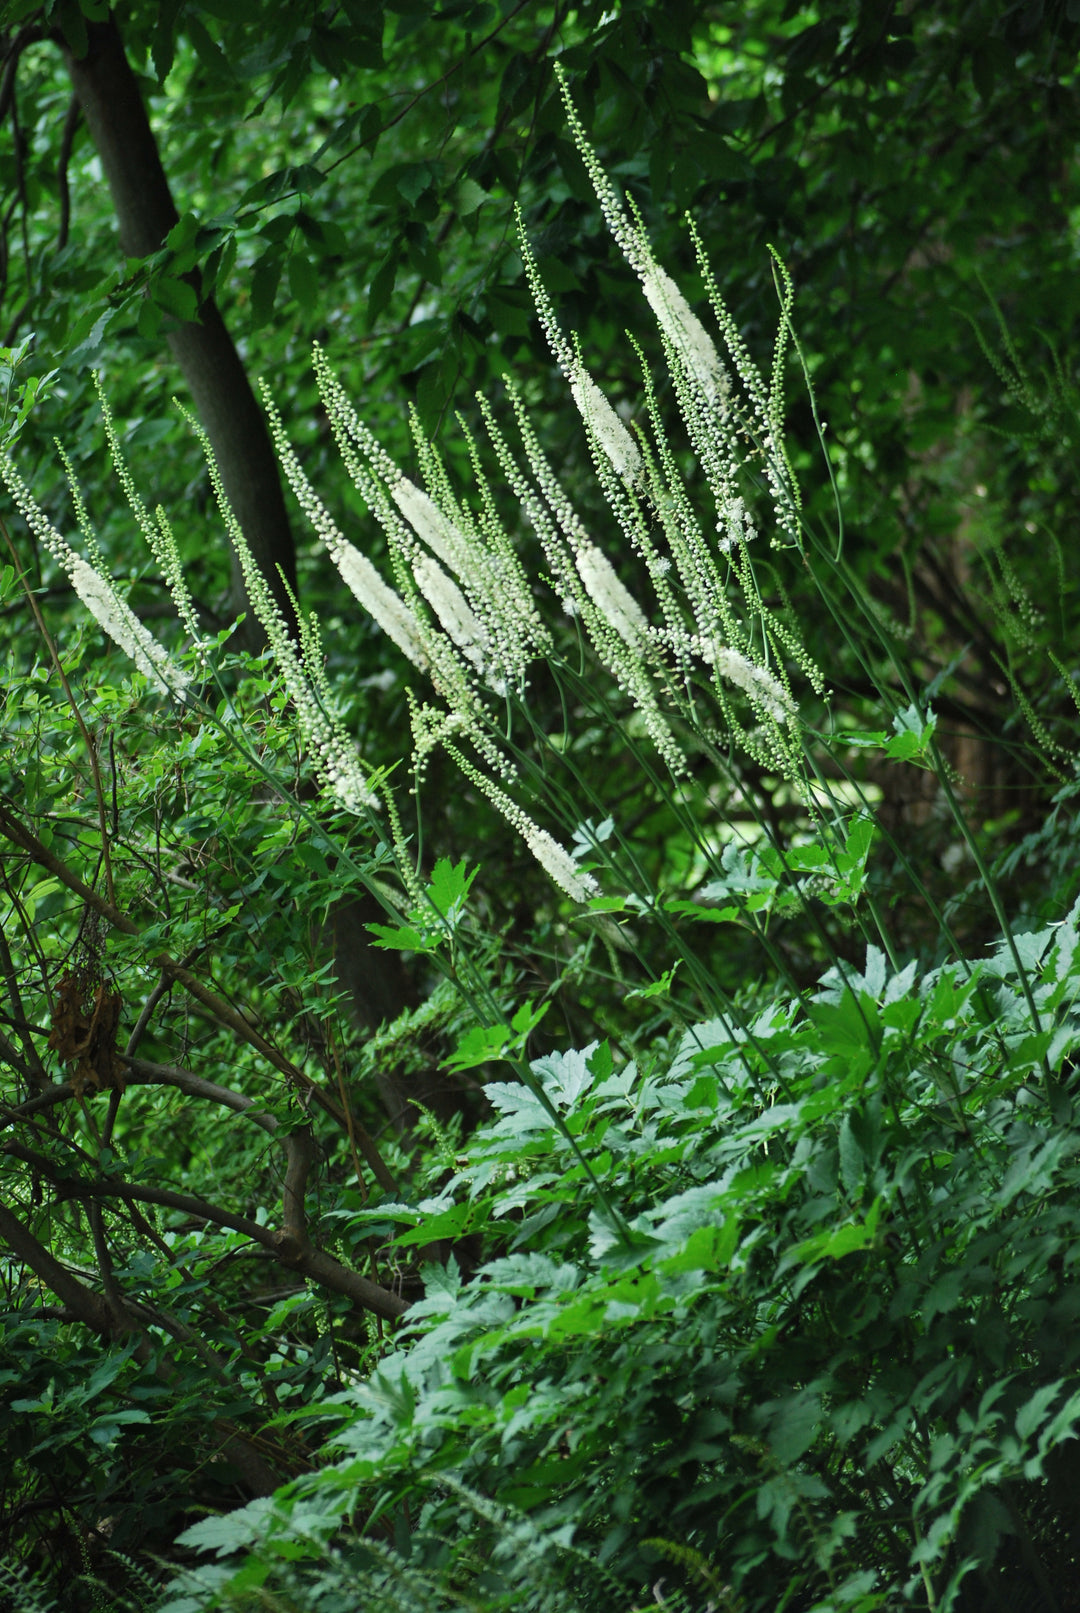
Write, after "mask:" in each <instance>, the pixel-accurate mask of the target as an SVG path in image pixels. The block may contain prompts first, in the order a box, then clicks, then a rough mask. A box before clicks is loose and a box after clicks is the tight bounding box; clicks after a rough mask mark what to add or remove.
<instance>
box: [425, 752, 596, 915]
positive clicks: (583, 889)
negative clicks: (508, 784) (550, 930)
mask: <svg viewBox="0 0 1080 1613" xmlns="http://www.w3.org/2000/svg"><path fill="white" fill-rule="evenodd" d="M446 751H447V754H448V755H449V756H451V757H452V758H453V760H454V761H455V762H456V763H457V765H458V767H459V768H460V769H461V771H462V773H464V775H465V777H466V778H467V779H470V780H471V781H472V783H473V784H475V785H476V787H477V789H478V790H480V791H482V792H483V794H484V795H486V796H487V798H488V800H489V801H490V802H491V804H492V805H493V806H494V807H497V808H498V810H499V811H500V812H501V813H502V815H503V817H504V818H505V819H506V821H507V823H508V824H509V825H510V827H511V828H512V829H513V830H514V831H515V833H517V834H519V835H520V836H521V838H522V840H524V842H525V844H526V845H527V846H528V848H529V850H530V851H531V852H532V854H533V856H534V857H535V858H536V860H537V862H538V863H539V864H540V866H541V868H543V870H544V872H545V873H546V874H547V875H548V876H549V877H550V878H551V879H552V880H553V881H554V883H555V884H556V885H558V887H559V889H560V890H561V891H564V892H565V893H566V895H567V896H569V897H570V899H571V901H574V902H587V901H588V899H589V897H590V896H595V895H597V893H598V891H599V889H600V887H599V886H598V885H597V883H596V880H595V879H594V878H593V876H592V875H591V874H586V873H583V872H582V870H581V869H580V868H579V867H578V865H577V863H576V862H575V861H574V859H573V857H571V855H570V853H569V852H568V851H567V850H566V848H565V846H560V845H559V842H558V841H557V840H556V839H555V838H554V836H552V835H550V834H548V832H547V830H546V829H541V828H540V826H539V824H537V823H534V822H533V820H532V818H530V817H529V815H528V813H527V812H525V811H524V809H523V808H522V807H519V806H518V804H517V802H516V801H512V800H511V799H510V797H509V796H508V795H507V793H506V791H505V790H502V789H500V788H499V786H498V785H497V784H496V783H495V781H494V779H490V778H486V777H485V775H484V774H483V773H481V772H480V770H479V768H476V767H474V766H473V765H472V763H471V762H470V761H469V759H468V758H467V757H466V756H464V755H463V754H462V753H461V751H460V750H458V748H457V746H456V745H453V744H447V745H446Z"/></svg>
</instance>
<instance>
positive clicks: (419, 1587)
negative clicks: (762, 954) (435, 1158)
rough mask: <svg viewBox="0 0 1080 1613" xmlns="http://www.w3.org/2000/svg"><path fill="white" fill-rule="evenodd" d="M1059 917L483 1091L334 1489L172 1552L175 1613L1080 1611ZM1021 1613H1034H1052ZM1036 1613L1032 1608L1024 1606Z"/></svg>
mask: <svg viewBox="0 0 1080 1613" xmlns="http://www.w3.org/2000/svg"><path fill="white" fill-rule="evenodd" d="M1076 926H1077V910H1076V909H1074V910H1073V912H1072V913H1071V914H1070V915H1069V917H1068V918H1067V919H1066V920H1065V921H1064V922H1063V923H1060V924H1058V925H1055V926H1050V927H1048V928H1044V929H1041V930H1039V931H1037V932H1032V933H1030V934H1028V935H1024V936H1020V937H1018V938H1017V952H1018V954H1019V957H1020V959H1021V961H1022V963H1023V965H1024V967H1025V969H1027V970H1028V971H1029V972H1030V979H1031V981H1032V982H1033V983H1034V998H1035V1006H1036V1008H1037V1011H1038V1015H1039V1019H1040V1022H1041V1023H1042V1024H1043V1025H1044V1026H1046V1027H1049V1026H1050V1025H1054V1026H1055V1029H1054V1030H1053V1031H1051V1030H1049V1029H1042V1030H1040V1031H1033V1030H1032V1021H1031V1015H1030V1006H1029V1004H1028V1002H1027V1001H1026V1000H1025V995H1024V992H1023V990H1022V989H1021V983H1020V981H1019V979H1018V977H1017V974H1016V966H1015V961H1014V959H1013V957H1012V955H1011V953H1010V952H1009V950H1008V949H1007V948H1005V947H1002V948H1001V949H1000V950H999V951H998V952H997V953H996V954H995V955H993V956H992V957H990V958H989V959H986V960H983V961H981V962H979V963H976V964H973V965H971V966H970V967H969V966H967V965H964V964H949V965H946V966H944V967H940V968H937V969H934V970H931V971H928V972H925V973H922V974H919V973H918V971H917V969H916V966H915V965H914V964H910V965H909V966H908V967H907V968H906V969H904V970H903V971H902V972H901V973H899V974H897V973H890V971H889V969H888V967H887V965H886V963H885V960H884V958H883V956H882V955H881V954H880V953H879V952H878V951H876V950H875V949H873V948H871V949H870V950H869V952H868V955H867V959H866V965H865V971H864V973H862V974H861V975H859V974H858V973H857V972H855V971H853V970H850V969H848V970H846V971H845V973H844V976H843V977H842V976H841V974H840V973H839V971H838V970H836V969H833V970H832V971H830V973H829V974H827V975H826V976H825V977H824V978H823V980H822V981H821V983H820V986H819V988H818V990H817V991H816V992H814V993H813V994H812V995H811V997H810V998H809V1000H808V1001H806V1002H800V1001H797V1000H791V999H787V998H784V997H778V998H777V1000H776V1001H774V1002H772V1003H771V1004H770V1005H769V1006H768V1007H766V1008H765V1009H764V1010H763V1011H761V1012H760V1013H759V1015H758V1017H757V1019H756V1020H755V1021H754V1023H753V1024H752V1025H751V1026H750V1027H749V1028H748V1029H746V1030H738V1029H736V1028H735V1027H733V1026H732V1025H731V1024H729V1023H728V1022H726V1021H725V1020H723V1019H714V1020H711V1021H709V1022H708V1023H705V1024H699V1025H695V1026H692V1027H687V1028H685V1029H684V1030H683V1031H682V1032H681V1033H677V1034H676V1035H675V1036H674V1037H673V1039H672V1040H671V1042H670V1044H669V1045H668V1046H667V1047H666V1049H664V1050H663V1053H662V1056H661V1054H658V1056H657V1057H656V1058H655V1059H654V1060H652V1061H650V1063H649V1064H648V1065H647V1066H645V1067H643V1068H640V1069H639V1068H637V1067H635V1065H634V1064H632V1063H628V1064H625V1065H623V1067H621V1068H616V1067H614V1065H613V1061H612V1057H611V1054H610V1052H609V1050H608V1047H607V1044H600V1045H597V1044H592V1045H590V1046H589V1047H586V1048H583V1049H581V1050H580V1051H575V1052H571V1053H567V1054H562V1055H552V1056H548V1057H546V1058H543V1059H539V1060H536V1061H535V1062H534V1063H533V1066H532V1071H533V1075H534V1077H535V1078H536V1081H537V1082H538V1083H539V1084H540V1085H541V1086H542V1089H543V1094H544V1096H546V1098H547V1100H548V1102H549V1103H550V1105H551V1106H552V1108H553V1109H554V1110H555V1111H556V1112H557V1114H558V1115H559V1117H560V1118H561V1120H562V1121H563V1122H564V1125H563V1126H562V1127H559V1126H557V1125H556V1124H555V1123H554V1122H553V1119H552V1116H551V1114H550V1113H549V1111H548V1109H547V1108H546V1107H545V1105H544V1103H543V1102H542V1101H541V1099H540V1097H539V1096H538V1095H535V1094H534V1093H532V1092H530V1091H529V1090H528V1089H527V1088H525V1087H524V1086H522V1085H518V1084H494V1085H489V1086H488V1087H487V1089H486V1091H487V1096H488V1097H489V1099H490V1100H491V1104H492V1108H493V1111H494V1113H493V1117H492V1118H491V1119H490V1121H489V1122H488V1123H487V1124H485V1125H484V1126H482V1127H481V1128H480V1129H479V1130H478V1131H477V1132H476V1133H475V1134H474V1135H473V1136H472V1137H471V1139H469V1141H468V1142H467V1143H466V1144H464V1145H463V1148H462V1152H461V1153H460V1155H459V1157H458V1162H457V1168H456V1169H455V1171H454V1173H453V1176H452V1178H451V1179H450V1180H449V1181H448V1182H447V1183H446V1185H445V1187H444V1188H443V1189H442V1191H441V1192H440V1194H439V1195H438V1197H437V1198H435V1199H427V1200H424V1201H422V1202H419V1203H416V1204H412V1205H409V1204H394V1203H386V1202H384V1203H382V1204H380V1205H377V1206H373V1207H372V1208H370V1209H369V1210H367V1211H364V1212H363V1213H362V1214H361V1215H360V1216H359V1217H358V1219H359V1220H361V1221H367V1222H370V1223H372V1224H375V1223H378V1224H379V1225H380V1226H381V1225H382V1224H384V1223H385V1222H386V1221H387V1220H393V1221H394V1222H395V1223H396V1225H397V1227H398V1235H397V1242H398V1244H399V1245H402V1246H409V1245H410V1244H417V1243H422V1244H429V1243H431V1242H432V1240H434V1239H436V1238H446V1239H451V1240H458V1242H459V1246H460V1247H462V1248H464V1249H468V1248H469V1247H471V1246H472V1245H471V1243H469V1242H466V1241H465V1240H470V1239H471V1240H472V1241H473V1242H475V1235H477V1234H479V1235H481V1236H482V1239H483V1247H484V1248H485V1250H486V1251H487V1258H486V1260H485V1261H484V1263H483V1264H481V1265H479V1266H478V1267H477V1269H475V1270H474V1271H473V1272H472V1273H471V1275H467V1276H466V1275H463V1272H462V1269H461V1267H460V1265H459V1263H458V1262H457V1260H455V1259H453V1258H452V1259H451V1260H450V1261H449V1263H448V1264H447V1266H446V1267H445V1268H443V1267H438V1266H429V1267H427V1268H426V1275H427V1284H426V1294H425V1297H424V1298H423V1300H422V1301H420V1302H419V1303H418V1304H416V1305H415V1306H414V1307H413V1309H412V1311H411V1313H410V1315H409V1317H408V1320H407V1325H406V1327H405V1328H404V1329H403V1330H402V1332H401V1333H400V1335H399V1339H398V1343H397V1345H396V1347H395V1349H394V1350H393V1351H392V1353H390V1354H389V1355H388V1356H386V1357H385V1358H384V1360H383V1361H382V1363H381V1366H380V1368H379V1370H378V1372H377V1373H376V1374H375V1375H374V1376H373V1377H372V1378H370V1379H369V1381H367V1382H365V1383H359V1382H358V1383H357V1384H356V1386H355V1387H352V1388H349V1389H348V1390H346V1391H345V1392H343V1393H342V1394H340V1395H338V1396H336V1397H335V1399H334V1400H333V1402H332V1403H331V1404H330V1405H327V1404H326V1403H324V1404H323V1405H321V1406H320V1407H319V1408H318V1413H319V1418H320V1421H321V1422H322V1423H324V1424H325V1420H326V1418H327V1416H328V1415H333V1416H334V1417H335V1418H336V1419H337V1426H336V1427H335V1429H334V1432H333V1435H332V1439H331V1446H330V1451H331V1453H332V1455H333V1457H334V1460H332V1461H331V1462H330V1463H329V1464H328V1465H324V1466H322V1467H320V1468H319V1470H318V1471H316V1472H314V1473H312V1474H311V1475H309V1476H307V1477H306V1478H304V1479H302V1480H300V1481H298V1482H296V1483H294V1484H292V1485H291V1486H289V1487H287V1488H285V1489H283V1490H281V1491H280V1492H279V1493H278V1494H277V1495H276V1496H275V1497H273V1498H271V1499H267V1500H264V1501H257V1502H253V1503H251V1504H250V1505H248V1506H247V1507H245V1508H243V1509H242V1510H240V1511H237V1512H233V1513H230V1514H228V1515H225V1516H220V1517H211V1518H207V1519H206V1520H205V1521H204V1522H202V1523H199V1524H197V1525H196V1526H195V1527H193V1528H191V1529H189V1530H188V1532H187V1534H186V1536H184V1537H183V1543H185V1544H187V1545H188V1546H191V1547H198V1548H200V1549H201V1550H202V1551H203V1552H204V1553H205V1557H204V1561H203V1563H202V1565H201V1566H199V1567H198V1568H196V1569H193V1570H192V1571H191V1572H190V1573H188V1574H186V1575H185V1576H183V1577H182V1578H181V1580H180V1581H178V1582H177V1583H175V1584H174V1586H173V1589H172V1592H171V1594H170V1596H169V1597H168V1599H167V1601H166V1603H165V1610H164V1613H194V1610H195V1609H200V1610H201V1609H207V1608H211V1607H229V1608H249V1607H250V1608H256V1607H274V1608H290V1609H292V1608H304V1609H309V1608H310V1609H312V1610H314V1609H318V1610H320V1613H330V1610H331V1609H340V1610H342V1613H344V1610H345V1609H346V1608H349V1609H352V1608H355V1607H359V1606H363V1607H365V1608H368V1607H370V1608H381V1607H387V1608H391V1607H392V1608H402V1609H405V1608H409V1609H418V1608H429V1607H430V1608H432V1609H457V1608H462V1609H464V1608H484V1609H496V1608H504V1607H507V1608H509V1607H513V1608H515V1609H524V1608H530V1609H532V1608H537V1609H564V1608H565V1609H571V1608H573V1609H592V1608H600V1607H604V1608H608V1607H615V1606H620V1605H622V1606H627V1607H631V1606H633V1607H636V1608H639V1609H640V1608H643V1607H646V1606H651V1607H657V1608H659V1607H664V1608H691V1607H692V1608H699V1607H700V1608H704V1607H712V1608H720V1607H723V1608H738V1609H744V1610H746V1613H752V1610H761V1613H765V1610H770V1613H771V1610H773V1609H776V1608H779V1607H781V1606H782V1607H785V1608H791V1609H796V1608H797V1609H810V1608H814V1609H817V1610H824V1609H826V1608H828V1609H833V1608H836V1609H839V1608H853V1609H855V1608H857V1609H860V1610H869V1609H872V1608H885V1607H890V1608H891V1607H899V1606H902V1605H908V1604H909V1603H910V1604H912V1605H915V1606H922V1607H926V1606H929V1607H931V1608H945V1607H947V1606H952V1607H956V1608H961V1609H968V1608H971V1609H975V1608H983V1607H987V1606H995V1607H997V1606H1001V1607H1021V1606H1022V1607H1025V1608H1027V1607H1036V1606H1043V1605H1045V1606H1046V1607H1058V1608H1061V1609H1066V1608H1070V1607H1074V1606H1077V1605H1080V1604H1078V1602H1077V1598H1076V1586H1077V1585H1078V1584H1080V1572H1078V1564H1077V1558H1076V1544H1075V1543H1076V1539H1077V1529H1078V1527H1080V1517H1078V1516H1077V1507H1076V1496H1077V1493H1078V1490H1077V1483H1076V1479H1077V1473H1076V1468H1077V1459H1076V1456H1075V1454H1074V1453H1075V1450H1076V1447H1075V1445H1073V1444H1071V1443H1070V1441H1072V1440H1073V1439H1074V1438H1075V1434H1076V1431H1077V1428H1078V1427H1080V1376H1078V1375H1077V1372H1076V1360H1077V1355H1078V1354H1080V1332H1078V1330H1077V1328H1076V1317H1077V1313H1078V1311H1080V1284H1078V1282H1077V1275H1076V1260H1077V1248H1078V1244H1077V1235H1078V1233H1080V1192H1078V1188H1080V1163H1078V1161H1077V1140H1078V1137H1080V1126H1078V1124H1077V1120H1076V1117H1075V1114H1074V1098H1073V1090H1072V1089H1073V1085H1074V1082H1073V1076H1072V1068H1071V1063H1070V1053H1071V1050H1072V1049H1073V1048H1074V1046H1075V1045H1076V1044H1077V1042H1078V1041H1080V1016H1078V1015H1077V1013H1076V1012H1075V1009H1074V1006H1073V1002H1074V997H1075V995H1076V992H1077V989H1078V986H1080V940H1078V933H1077V927H1076ZM1040 1597H1041V1598H1043V1600H1039V1598H1040ZM1033 1598H1034V1599H1033Z"/></svg>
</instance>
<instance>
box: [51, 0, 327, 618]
mask: <svg viewBox="0 0 1080 1613" xmlns="http://www.w3.org/2000/svg"><path fill="white" fill-rule="evenodd" d="M86 28H87V34H88V37H89V49H88V50H87V53H86V55H85V56H84V57H83V58H82V59H81V60H80V59H77V58H76V57H75V56H73V55H72V53H71V52H70V51H66V52H65V54H66V55H67V61H68V67H69V70H70V73H71V82H72V85H73V87H74V90H75V94H76V95H77V97H78V100H79V105H80V106H81V108H82V112H83V116H84V117H85V119H86V126H87V128H88V129H89V131H90V138H91V139H92V140H93V142H94V146H95V147H96V149H97V153H98V156H99V157H100V158H101V166H102V168H103V170H104V172H105V178H106V180H107V181H108V185H109V191H110V193H111V195H112V201H113V207H114V209H115V212H116V218H117V222H118V224H119V226H120V244H121V247H122V248H123V251H124V253H125V255H126V256H127V257H129V258H145V257H149V255H150V254H151V253H153V252H157V251H158V250H159V249H160V248H161V246H162V245H163V244H164V241H165V237H166V236H167V235H168V233H169V231H170V230H171V229H172V227H173V225H174V224H175V223H176V221H177V217H178V214H177V211H176V206H175V204H174V202H173V199H172V193H171V192H170V190H169V182H168V180H167V179H166V177H165V170H164V169H163V168H162V166H161V158H160V156H159V155H158V148H157V142H156V140H155V139H154V133H153V130H152V129H151V127H150V120H149V118H148V117H147V114H146V108H145V106H144V105H143V100H142V95H141V94H140V91H139V85H138V82H137V80H136V78H135V75H134V73H133V72H132V70H131V65H130V63H129V62H128V59H127V56H126V54H125V52H124V42H123V40H122V38H121V36H120V30H119V28H118V27H117V24H116V19H115V18H114V17H113V16H112V15H110V17H109V20H108V21H107V22H103V23H92V22H87V25H86ZM193 278H194V277H193ZM194 283H196V286H197V280H195V282H194ZM168 341H169V346H170V348H171V349H172V353H173V356H174V358H175V359H176V362H177V363H178V364H179V366H180V369H181V371H182V372H183V376H184V380H185V381H186V382H187V385H188V389H189V391H190V393H191V396H192V400H193V401H194V404H195V410H196V413H197V414H198V416H199V419H200V420H201V421H202V424H203V425H204V427H205V428H206V432H207V434H208V436H209V438H210V442H211V444H212V446H213V450H214V456H215V458H216V459H217V462H218V466H219V468H220V471H221V478H222V481H223V483H224V485H225V492H226V494H227V496H228V499H229V502H230V504H231V505H232V508H233V512H234V514H235V515H236V518H237V520H238V521H239V523H240V529H241V531H242V532H243V534H244V537H245V538H246V539H247V542H248V546H249V548H250V549H251V552H252V554H253V555H254V557H255V562H256V564H257V565H258V567H259V569H260V571H261V572H262V573H263V576H264V577H265V578H266V580H267V582H268V583H269V584H270V587H271V589H272V590H273V593H274V595H275V598H276V599H277V601H278V604H279V605H280V606H281V609H282V612H283V614H284V616H285V619H286V621H288V622H290V623H291V622H292V621H293V611H292V607H291V606H290V604H289V601H288V596H287V594H286V592H285V589H284V587H283V585H282V581H281V577H280V575H279V572H278V568H279V567H280V569H281V571H283V572H284V574H285V576H286V577H287V578H288V581H289V586H290V587H291V588H292V589H293V590H294V592H295V589H296V551H295V547H294V544H293V537H292V531H291V529H290V526H289V517H288V514H287V512H286V509H285V499H284V495H283V493H282V489H281V481H280V478H279V475H278V468H277V462H276V460H275V458H274V450H273V445H272V443H271V441H270V436H269V433H268V431H267V429H266V422H265V420H264V419H263V415H262V412H261V410H260V409H259V406H258V404H257V403H256V401H255V396H254V393H253V392H252V390H251V386H250V384H249V382H248V378H247V375H246V373H245V371H244V367H243V365H242V364H241V362H240V356H239V354H238V353H237V351H236V348H235V346H234V344H233V340H232V337H231V336H230V335H229V332H228V330H227V329H226V328H225V322H224V320H223V319H222V317H221V314H220V312H219V311H218V307H217V304H216V303H215V302H214V300H213V298H207V299H206V300H205V301H204V302H202V303H201V305H200V309H199V318H198V320H197V321H194V322H191V323H184V324H181V325H179V326H178V327H177V328H176V329H175V330H173V331H172V332H171V334H170V335H169V338H168ZM233 579H234V588H235V589H236V594H237V598H236V604H237V607H238V608H241V609H245V608H248V609H249V607H248V605H247V600H246V597H245V595H244V593H243V587H242V583H241V581H240V579H239V576H238V572H237V568H236V566H235V564H234V568H233ZM252 623H253V619H252V618H251V616H250V615H249V618H248V625H249V629H251V630H249V632H248V642H249V643H250V644H252V645H258V644H261V642H262V635H261V630H259V629H258V627H257V625H254V626H253V625H252Z"/></svg>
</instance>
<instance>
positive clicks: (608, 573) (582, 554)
mask: <svg viewBox="0 0 1080 1613" xmlns="http://www.w3.org/2000/svg"><path fill="white" fill-rule="evenodd" d="M575 561H576V565H577V569H578V576H579V577H580V578H581V580H582V582H583V583H584V585H585V592H586V593H587V594H588V596H589V598H590V599H591V600H592V602H593V604H594V605H595V606H596V608H597V610H598V611H599V612H600V614H601V616H603V618H604V619H605V621H607V622H609V623H610V625H611V626H612V627H613V628H614V629H615V631H616V633H618V635H619V637H620V638H621V639H622V641H623V643H624V644H627V645H628V646H629V647H630V649H634V648H635V647H636V646H637V644H638V643H639V642H640V640H641V639H643V638H644V637H645V635H646V633H647V632H648V631H649V624H648V622H647V621H646V619H645V613H644V611H643V610H642V608H641V606H640V605H639V604H638V602H637V600H636V599H635V598H634V596H633V595H632V594H631V593H630V591H629V589H627V588H624V586H623V584H622V583H621V582H620V581H619V578H618V577H617V576H616V574H615V568H614V566H613V565H612V564H611V561H610V560H609V559H608V557H607V555H606V554H603V553H602V552H601V551H600V550H599V549H598V548H597V547H596V544H595V543H584V544H582V546H581V547H580V548H579V549H578V551H577V555H576V557H575Z"/></svg>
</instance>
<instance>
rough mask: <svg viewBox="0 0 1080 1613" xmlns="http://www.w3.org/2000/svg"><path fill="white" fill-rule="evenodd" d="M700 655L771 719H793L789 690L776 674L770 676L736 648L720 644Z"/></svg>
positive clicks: (779, 720)
mask: <svg viewBox="0 0 1080 1613" xmlns="http://www.w3.org/2000/svg"><path fill="white" fill-rule="evenodd" d="M702 659H703V660H705V661H709V662H711V663H712V665H713V666H715V668H716V670H717V672H718V673H719V674H720V676H721V677H722V678H726V679H727V680H728V682H729V683H733V684H735V686H736V687H737V688H739V689H741V690H742V691H743V693H744V694H745V695H746V696H747V697H748V698H749V700H750V703H751V704H752V705H754V706H759V707H761V709H762V710H763V711H764V712H765V713H766V715H767V716H769V717H771V718H772V719H773V720H774V721H775V722H778V723H790V722H793V721H794V719H795V715H796V707H795V702H794V700H793V699H792V697H791V694H790V692H789V691H788V690H787V689H785V687H784V685H783V684H782V683H781V682H780V680H779V678H776V677H774V676H773V674H772V673H771V672H768V671H766V669H765V668H764V667H760V666H756V665H755V664H754V662H753V661H750V660H748V659H747V657H746V656H745V655H742V654H740V652H739V651H738V650H733V649H731V648H730V647H729V646H727V645H720V644H717V645H710V646H709V647H708V648H706V649H705V650H704V651H703V654H702Z"/></svg>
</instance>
